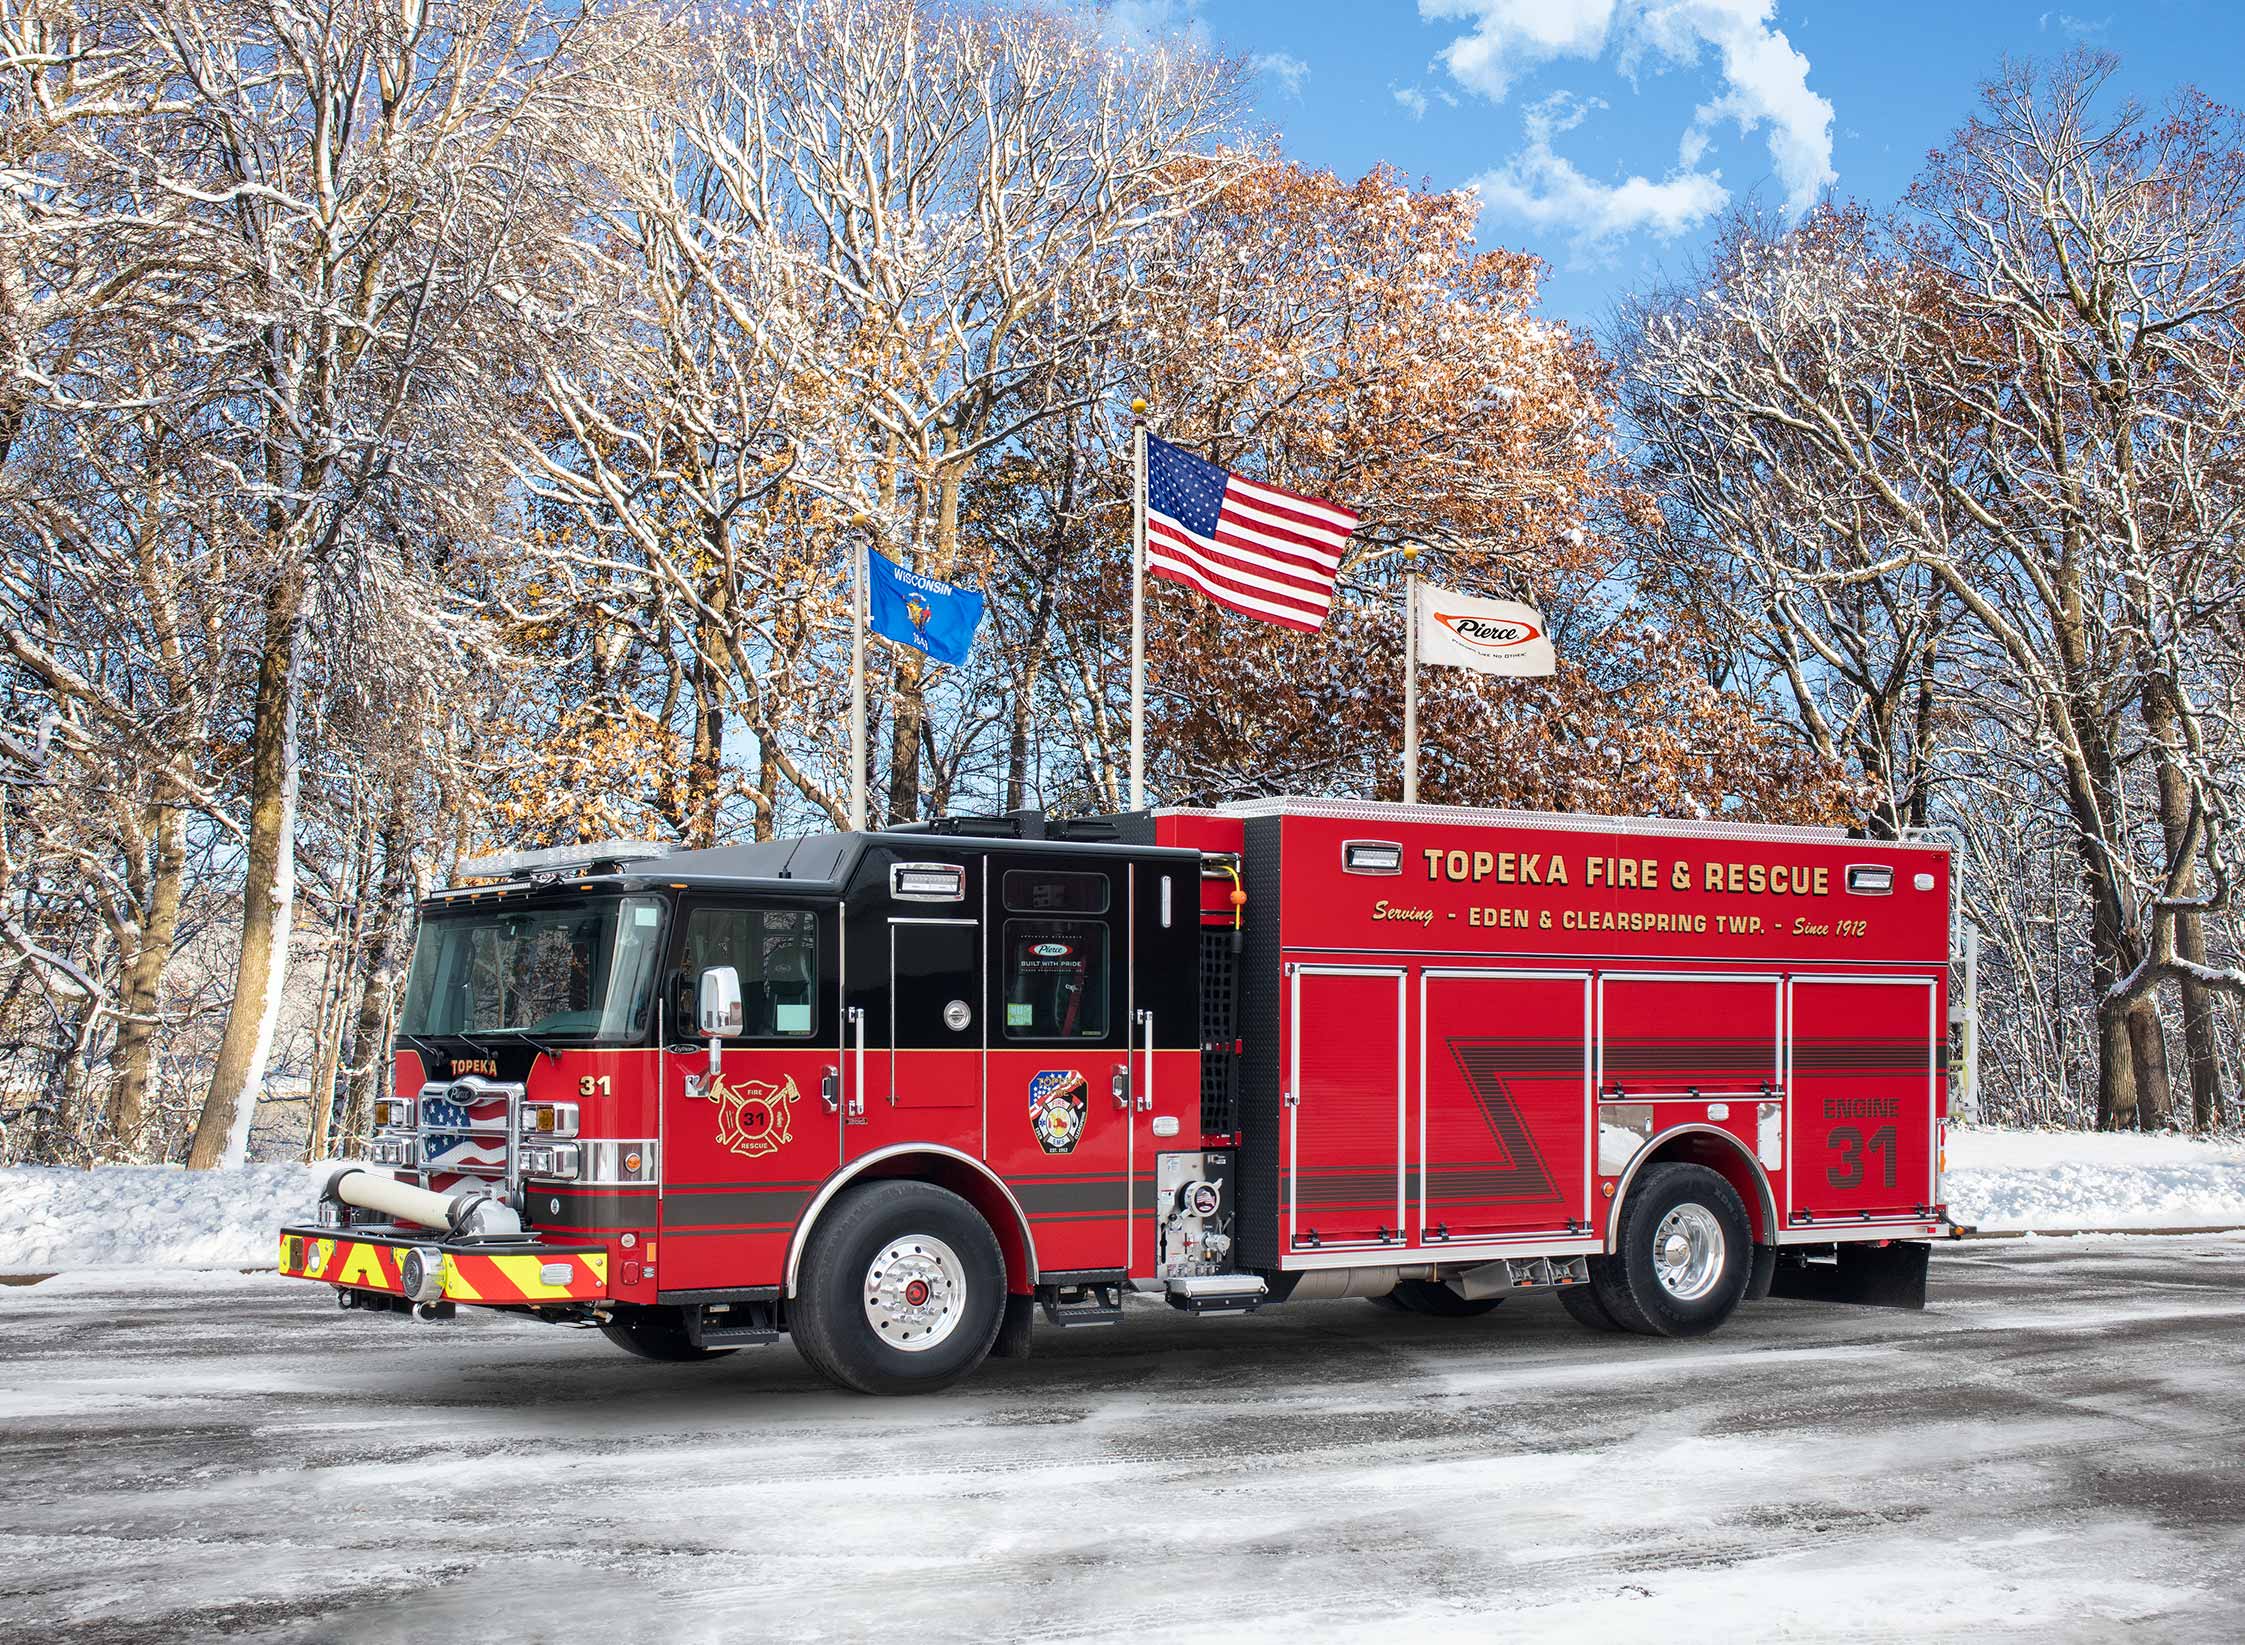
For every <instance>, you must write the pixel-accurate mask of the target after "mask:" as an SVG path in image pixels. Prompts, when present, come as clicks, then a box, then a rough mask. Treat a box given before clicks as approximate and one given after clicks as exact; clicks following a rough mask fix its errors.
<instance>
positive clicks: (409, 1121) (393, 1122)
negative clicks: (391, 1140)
mask: <svg viewBox="0 0 2245 1645" xmlns="http://www.w3.org/2000/svg"><path fill="white" fill-rule="evenodd" d="M374 1123H375V1124H376V1125H378V1126H381V1127H382V1128H383V1129H384V1130H398V1131H410V1130H412V1129H413V1099H412V1098H411V1097H382V1098H380V1099H378V1100H377V1101H376V1102H375V1104H374Z"/></svg>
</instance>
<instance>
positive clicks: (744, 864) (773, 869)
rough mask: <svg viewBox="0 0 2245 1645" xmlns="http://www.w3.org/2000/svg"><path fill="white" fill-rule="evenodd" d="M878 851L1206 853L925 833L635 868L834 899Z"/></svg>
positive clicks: (748, 849) (824, 837) (707, 854)
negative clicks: (863, 860)
mask: <svg viewBox="0 0 2245 1645" xmlns="http://www.w3.org/2000/svg"><path fill="white" fill-rule="evenodd" d="M875 850H887V851H891V852H894V853H895V854H896V855H897V856H899V857H905V858H910V857H930V858H935V859H938V860H941V861H946V862H950V861H957V860H958V859H960V858H961V857H964V856H978V857H979V856H986V855H988V854H989V853H990V852H992V851H1003V852H1005V853H1006V854H1008V855H1009V856H1010V855H1014V854H1016V853H1019V854H1022V855H1031V856H1041V855H1045V854H1047V853H1050V854H1052V855H1055V856H1063V857H1074V858H1078V859H1081V858H1085V857H1128V858H1136V859H1138V860H1140V861H1144V860H1145V859H1146V858H1148V857H1157V858H1161V857H1167V858H1175V859H1179V860H1182V861H1188V862H1197V861H1198V860H1199V857H1200V853H1199V852H1197V851H1193V850H1189V849H1184V848H1180V847H1175V846H1145V845H1118V844H1115V843H1113V842H1112V841H1100V842H1093V841H1088V840H1024V839H1006V838H990V837H984V836H979V835H953V834H934V833H928V832H924V831H921V830H917V829H915V830H911V831H908V832H896V833H892V832H885V831H884V832H881V833H868V834H808V835H805V836H803V837H802V838H800V839H792V840H755V841H751V842H748V843H746V844H742V845H719V846H712V847H710V848H709V849H708V850H706V851H681V852H679V853H678V854H677V855H675V856H669V857H655V858H650V859H646V860H643V861H640V862H635V863H633V864H631V865H630V869H629V872H630V873H631V875H632V876H633V877H634V878H639V879H649V880H665V881H670V882H673V883H683V884H687V885H742V884H770V885H784V886H785V887H787V889H789V890H790V891H806V890H812V891H830V892H833V893H835V894H837V895H839V894H840V893H841V892H842V891H843V890H844V889H845V888H847V886H848V885H849V883H850V880H851V879H852V877H853V876H854V874H855V871H856V869H857V865H858V861H859V859H860V857H861V856H862V855H863V854H864V853H866V852H868V851H875Z"/></svg>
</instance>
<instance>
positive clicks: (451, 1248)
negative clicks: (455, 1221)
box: [279, 1227, 608, 1308]
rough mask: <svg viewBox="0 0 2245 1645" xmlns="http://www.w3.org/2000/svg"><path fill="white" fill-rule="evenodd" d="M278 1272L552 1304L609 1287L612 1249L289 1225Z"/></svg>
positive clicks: (426, 1294) (345, 1284)
mask: <svg viewBox="0 0 2245 1645" xmlns="http://www.w3.org/2000/svg"><path fill="white" fill-rule="evenodd" d="M279 1268H280V1272H281V1273H282V1274H283V1275H285V1276H286V1277H288V1278H290V1279H310V1280H319V1281H321V1282H322V1283H324V1284H328V1285H332V1286H335V1287H336V1288H337V1289H338V1290H342V1291H345V1292H374V1293H377V1294H380V1295H384V1296H391V1297H396V1298H398V1299H400V1302H401V1303H436V1302H466V1303H474V1304H477V1305H479V1306H483V1307H500V1308H505V1307H517V1308H519V1307H534V1308H538V1307H551V1306H554V1305H558V1304H568V1303H584V1302H600V1301H603V1300H605V1299H606V1298H607V1295H608V1253H607V1250H606V1249H605V1248H604V1247H602V1246H598V1245H551V1244H547V1243H545V1242H543V1241H541V1240H538V1239H535V1238H522V1239H507V1240H494V1239H474V1240H445V1239H439V1238H436V1237H434V1236H433V1231H431V1230H427V1229H410V1228H394V1227H393V1228H319V1227H301V1228H295V1227H292V1228H283V1229H282V1230H281V1250H280V1263H279Z"/></svg>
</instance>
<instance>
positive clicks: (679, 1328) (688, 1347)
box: [600, 1302, 740, 1365]
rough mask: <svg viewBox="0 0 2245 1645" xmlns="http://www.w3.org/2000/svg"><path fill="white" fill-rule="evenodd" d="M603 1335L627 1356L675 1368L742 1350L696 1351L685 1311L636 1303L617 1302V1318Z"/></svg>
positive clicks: (605, 1327) (605, 1326)
mask: <svg viewBox="0 0 2245 1645" xmlns="http://www.w3.org/2000/svg"><path fill="white" fill-rule="evenodd" d="M600 1334H601V1335H602V1336H604V1337H606V1338H607V1339H608V1340H609V1341H610V1342H612V1343H614V1344H615V1345H616V1346H617V1347H619V1348H621V1349H622V1350H623V1351H624V1352H625V1353H627V1354H636V1355H638V1356H639V1358H641V1359H655V1360H661V1361H663V1362H664V1363H666V1364H672V1365H678V1364H685V1363H687V1362H689V1361H692V1360H698V1359H718V1358H720V1357H722V1356H723V1355H726V1354H732V1353H738V1352H739V1351H740V1350H738V1349H737V1348H697V1347H695V1346H694V1345H693V1343H692V1342H690V1341H688V1340H687V1337H686V1315H685V1311H684V1310H683V1309H678V1308H648V1307H643V1306H641V1305H640V1304H638V1303H635V1302H620V1303H618V1304H617V1305H616V1317H615V1318H614V1319H612V1320H610V1321H609V1322H608V1323H607V1324H606V1325H603V1326H602V1327H601V1328H600Z"/></svg>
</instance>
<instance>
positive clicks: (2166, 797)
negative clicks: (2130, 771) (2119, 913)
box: [2144, 671, 2222, 1131]
mask: <svg viewBox="0 0 2245 1645" xmlns="http://www.w3.org/2000/svg"><path fill="white" fill-rule="evenodd" d="M2174 692H2175V683H2174V681H2173V680H2171V679H2169V678H2168V677H2167V676H2166V675H2165V674H2163V673H2159V672H2156V671H2155V672H2153V673H2150V674H2148V675H2146V676H2145V679H2144V730H2145V731H2146V732H2147V733H2148V734H2149V740H2150V743H2151V755H2152V768H2153V770H2154V771H2155V772H2156V773H2157V774H2158V778H2159V827H2160V832H2161V833H2162V834H2163V835H2164V836H2165V838H2166V844H2167V861H2168V864H2169V865H2170V866H2173V865H2174V864H2175V863H2177V862H2182V863H2183V874H2182V878H2181V879H2180V880H2179V881H2178V882H2177V887H2178V890H2179V892H2180V894H2181V895H2183V896H2185V897H2190V896H2194V895H2196V894H2197V890H2198V873H2197V864H2196V863H2195V862H2194V861H2184V860H2183V859H2184V858H2185V855H2186V853H2188V852H2189V850H2190V813H2191V803H2190V782H2189V780H2188V779H2187V778H2186V777H2185V776H2184V775H2183V772H2182V769H2181V767H2179V766H2178V765H2177V764H2176V763H2175V755H2174V748H2175V740H2176V738H2177V736H2178V735H2179V731H2180V728H2179V726H2178V724H2177V719H2178V716H2177V714H2176V705H2175V697H2174ZM2174 919H2175V955H2176V957H2177V958H2178V959H2181V960H2183V961H2185V962H2186V963H2189V964H2192V965H2204V964H2205V963H2206V925H2205V921H2204V920H2203V919H2201V918H2200V917H2199V916H2198V915H2196V914H2177V915H2175V916H2174ZM2181 991H2182V1002H2183V1049H2184V1052H2185V1055H2186V1057H2187V1059H2188V1061H2189V1065H2190V1108H2191V1122H2192V1124H2193V1125H2195V1126H2196V1127H2197V1128H2198V1129H2199V1130H2201V1131H2205V1130H2210V1129H2212V1128H2213V1127H2214V1126H2216V1125H2218V1124H2220V1123H2221V1121H2220V1118H2219V1116H2220V1114H2221V1111H2222V1060H2221V1047H2220V1042H2219V1040H2218V1038H2217V1036H2216V1033H2215V1028H2214V1001H2213V997H2212V996H2211V995H2210V994H2208V993H2207V991H2206V990H2205V989H2204V988H2203V987H2201V986H2200V985H2199V984H2197V983H2195V982H2191V981H2188V980H2185V981H2184V982H2183V983H2182V985H2181Z"/></svg>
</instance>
